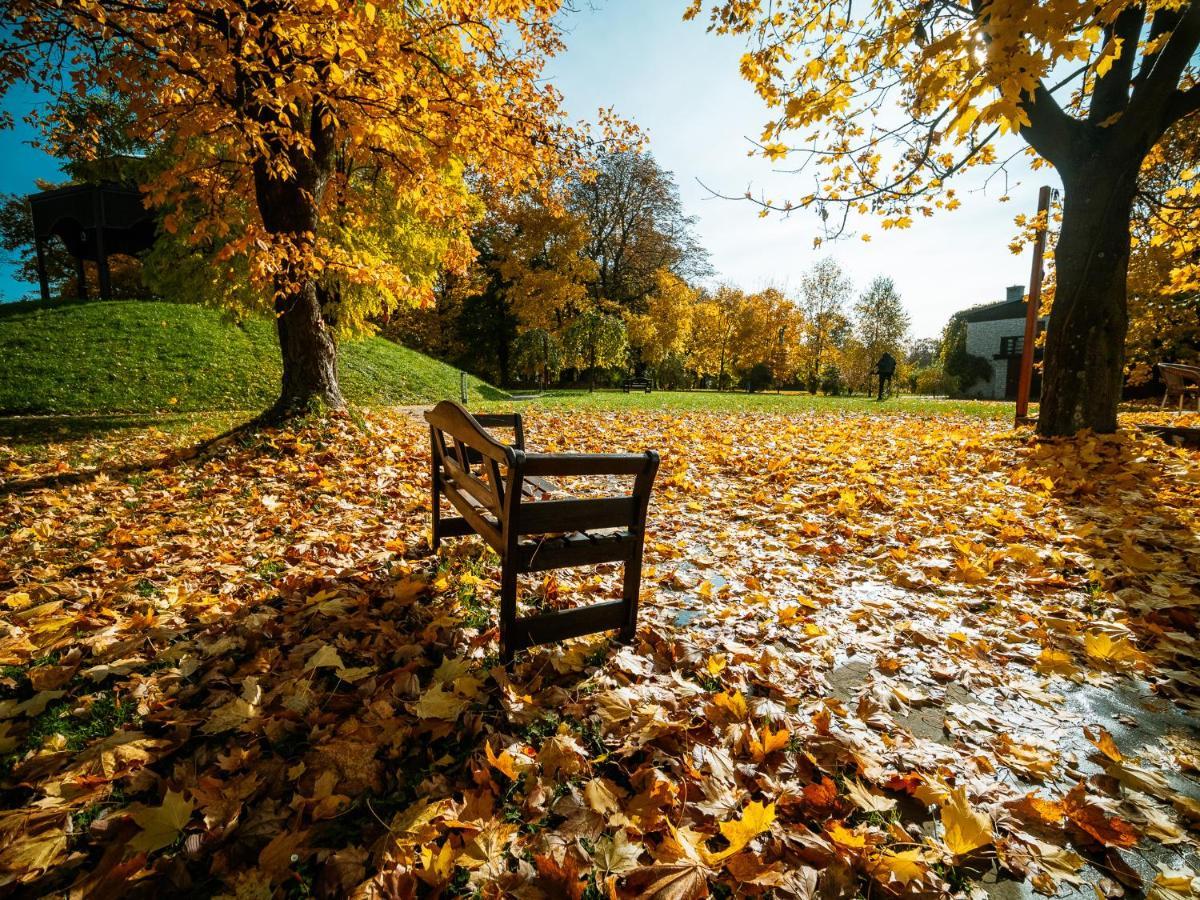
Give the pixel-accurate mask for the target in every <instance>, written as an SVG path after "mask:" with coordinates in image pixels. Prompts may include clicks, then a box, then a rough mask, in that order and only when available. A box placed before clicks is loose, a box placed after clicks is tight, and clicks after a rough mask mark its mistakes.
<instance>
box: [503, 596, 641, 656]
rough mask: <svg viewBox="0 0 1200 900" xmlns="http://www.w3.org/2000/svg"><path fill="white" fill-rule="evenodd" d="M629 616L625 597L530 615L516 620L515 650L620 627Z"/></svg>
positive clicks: (514, 631)
mask: <svg viewBox="0 0 1200 900" xmlns="http://www.w3.org/2000/svg"><path fill="white" fill-rule="evenodd" d="M625 616H626V609H625V603H624V602H623V601H621V600H611V601H609V602H607V603H594V604H592V605H591V606H581V607H578V608H576V609H564V610H560V611H558V612H551V613H543V614H542V615H539V616H526V617H525V618H523V619H517V620H516V621H515V622H513V628H512V642H513V649H514V650H519V649H522V648H525V647H532V646H534V645H535V644H547V643H550V642H552V641H563V640H566V639H567V638H573V637H579V636H580V635H581V634H593V633H595V632H597V631H607V630H609V629H611V628H620V627H621V626H622V625H624V624H625Z"/></svg>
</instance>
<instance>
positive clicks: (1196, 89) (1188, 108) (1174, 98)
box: [1167, 83, 1200, 127]
mask: <svg viewBox="0 0 1200 900" xmlns="http://www.w3.org/2000/svg"><path fill="white" fill-rule="evenodd" d="M1198 112H1200V83H1198V84H1194V85H1192V86H1191V87H1190V88H1188V89H1187V90H1186V91H1176V92H1175V93H1173V94H1172V95H1171V97H1170V99H1169V100H1167V123H1168V127H1170V126H1171V125H1174V124H1175V123H1176V122H1178V121H1179V120H1180V119H1183V118H1185V117H1186V116H1190V115H1193V114H1194V113H1198Z"/></svg>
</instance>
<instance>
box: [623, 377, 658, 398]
mask: <svg viewBox="0 0 1200 900" xmlns="http://www.w3.org/2000/svg"><path fill="white" fill-rule="evenodd" d="M621 387H622V389H623V390H624V391H625V393H626V394H628V393H629V392H630V391H645V392H646V393H647V394H648V393H650V391H651V389H652V387H653V385H651V384H650V379H649V378H626V379H625V381H624V382H623V383H622V385H621Z"/></svg>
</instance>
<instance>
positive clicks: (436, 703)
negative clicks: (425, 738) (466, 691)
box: [412, 684, 470, 722]
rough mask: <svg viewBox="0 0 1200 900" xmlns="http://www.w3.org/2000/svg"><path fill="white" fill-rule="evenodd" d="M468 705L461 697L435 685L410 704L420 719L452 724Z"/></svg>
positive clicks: (467, 701)
mask: <svg viewBox="0 0 1200 900" xmlns="http://www.w3.org/2000/svg"><path fill="white" fill-rule="evenodd" d="M469 703H470V701H469V700H464V699H463V698H462V697H459V696H457V695H456V694H453V693H451V692H450V691H448V690H446V689H445V688H444V687H443V686H442V685H440V684H435V685H434V686H433V687H431V688H429V689H428V690H427V691H425V693H423V694H422V695H421V696H420V698H419V699H418V700H417V701H416V702H415V703H413V704H412V711H413V712H414V713H416V714H417V716H418V717H420V718H422V719H446V720H447V721H450V722H453V721H454V720H455V719H457V718H458V716H459V713H461V712H462V711H463V710H464V709H466V707H467V705H468V704H469Z"/></svg>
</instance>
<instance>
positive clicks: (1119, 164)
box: [687, 0, 1200, 435]
mask: <svg viewBox="0 0 1200 900" xmlns="http://www.w3.org/2000/svg"><path fill="white" fill-rule="evenodd" d="M706 6H710V9H711V27H712V28H713V29H715V30H716V31H718V32H721V33H730V34H737V35H743V36H746V37H747V38H748V39H749V41H750V49H749V50H748V51H747V53H746V54H745V55H744V56H743V58H742V63H741V71H742V74H743V75H744V76H745V77H746V78H747V79H748V80H749V81H750V82H751V83H752V84H753V85H754V87H755V89H756V90H757V92H758V94H759V96H760V97H761V98H762V99H763V100H764V101H765V102H766V103H767V105H768V106H769V107H770V108H771V109H772V110H774V111H775V112H776V115H775V118H773V120H772V121H771V122H770V123H768V124H767V126H766V127H765V129H764V131H763V134H762V137H761V141H760V144H759V147H760V150H761V152H762V154H763V155H765V156H767V157H768V158H771V159H778V158H782V157H787V156H789V155H795V156H799V157H801V159H802V160H803V166H804V168H806V169H811V170H812V171H813V173H814V177H815V180H816V186H815V188H814V190H813V191H812V192H811V193H808V194H806V195H805V196H803V197H801V198H799V199H798V200H796V201H792V202H787V203H777V202H774V201H772V200H770V199H769V198H762V199H761V200H760V202H761V203H763V204H764V212H766V211H767V210H768V209H781V210H785V211H787V210H791V209H793V208H796V207H807V206H815V207H817V208H818V209H820V210H821V211H822V214H823V217H824V218H825V220H826V222H827V223H832V224H831V228H832V230H834V231H840V230H841V228H842V227H843V226H844V224H845V222H846V221H847V218H846V217H847V216H848V215H849V214H850V213H851V212H852V211H855V212H862V213H877V214H879V215H881V216H882V217H883V220H882V224H883V227H884V228H897V227H899V228H904V227H908V226H909V225H911V224H912V221H913V217H914V216H927V215H932V214H933V213H934V212H936V211H938V210H943V209H953V208H955V207H957V206H958V205H959V200H958V197H957V196H956V194H955V191H954V188H953V187H952V186H951V185H950V181H951V179H952V178H953V177H954V176H955V175H958V174H960V173H962V172H963V171H965V170H969V169H972V168H975V167H986V166H1002V165H1003V162H1004V160H1003V158H1002V155H1003V153H1004V152H1005V151H1004V149H1003V145H1002V144H1001V142H1000V139H1001V138H1002V137H1003V136H1004V135H1005V134H1007V133H1012V134H1019V135H1020V136H1021V138H1023V139H1024V140H1025V141H1026V142H1027V143H1028V145H1029V147H1030V148H1031V149H1032V152H1033V153H1035V154H1036V156H1037V157H1038V159H1039V160H1041V161H1044V162H1046V163H1049V164H1050V165H1052V166H1053V167H1054V168H1055V170H1056V171H1057V172H1058V174H1059V176H1060V177H1061V178H1062V181H1063V184H1064V186H1065V189H1066V191H1065V202H1064V206H1063V218H1062V230H1061V233H1060V234H1059V238H1058V243H1057V246H1056V249H1055V266H1056V278H1057V286H1056V291H1055V294H1054V304H1053V307H1052V309H1051V312H1050V322H1049V328H1048V331H1047V335H1046V357H1045V372H1044V378H1043V392H1042V398H1041V405H1040V410H1039V414H1038V430H1039V432H1040V433H1041V434H1043V435H1065V434H1073V433H1074V432H1076V431H1077V430H1078V429H1080V428H1085V427H1087V428H1092V429H1094V430H1097V431H1102V432H1107V431H1112V430H1113V429H1114V428H1115V427H1116V422H1117V419H1116V414H1117V404H1118V402H1119V401H1120V397H1121V388H1122V383H1123V374H1124V371H1123V362H1124V356H1123V354H1124V341H1125V335H1126V331H1127V328H1128V318H1129V309H1128V295H1127V285H1126V277H1127V269H1128V264H1129V254H1130V241H1131V236H1130V218H1131V213H1132V209H1133V205H1134V198H1135V196H1136V194H1137V190H1138V180H1139V173H1140V172H1141V170H1142V166H1143V163H1144V162H1145V161H1146V159H1147V157H1148V156H1149V155H1150V154H1152V153H1154V152H1156V148H1157V147H1159V146H1160V145H1161V141H1162V140H1163V137H1164V135H1166V134H1167V133H1168V132H1169V130H1170V129H1171V128H1172V126H1173V125H1175V124H1176V123H1180V122H1183V121H1185V120H1189V119H1194V118H1195V117H1196V115H1197V114H1198V113H1200V83H1197V80H1196V78H1197V70H1196V68H1195V53H1196V49H1197V47H1198V46H1200V3H1197V2H1194V0H1186V2H1165V0H1149V2H1139V0H1115V2H1110V3H1102V4H1088V3H1078V2H1075V0H1054V2H1050V3H1040V4H1030V3H1026V2H1023V0H981V2H975V3H970V4H962V3H956V2H949V0H933V2H928V3H909V2H904V0H882V2H879V3H874V4H870V6H869V7H867V8H865V12H864V8H863V7H855V6H854V5H853V4H851V3H850V2H833V3H827V2H824V0H788V2H784V3H767V2H764V0H720V2H715V3H712V4H711V5H709V4H708V3H706V0H693V2H691V3H690V5H689V6H688V8H687V16H688V17H695V16H697V15H699V14H700V12H701V11H702V10H703V9H704V8H705V7H706ZM792 135H798V137H799V141H796V142H794V141H793V139H792ZM794 143H798V144H799V146H793V144H794ZM838 209H840V215H839V214H837V212H836V210H838ZM1171 233H1173V230H1172V229H1168V230H1167V234H1171ZM1167 239H1168V240H1170V238H1169V237H1168V238H1167Z"/></svg>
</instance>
